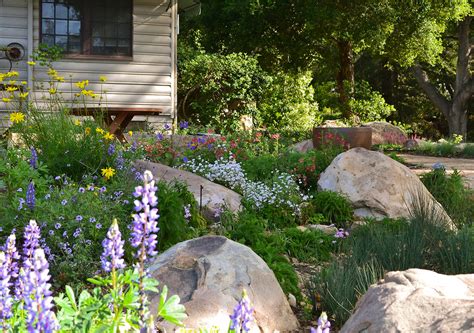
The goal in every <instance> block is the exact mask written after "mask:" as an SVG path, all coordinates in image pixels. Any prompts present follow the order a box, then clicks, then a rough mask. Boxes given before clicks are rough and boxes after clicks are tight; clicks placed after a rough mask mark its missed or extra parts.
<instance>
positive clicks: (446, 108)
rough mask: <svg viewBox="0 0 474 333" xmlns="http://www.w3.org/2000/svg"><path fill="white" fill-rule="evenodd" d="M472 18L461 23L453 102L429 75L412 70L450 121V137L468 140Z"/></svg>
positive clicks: (472, 82)
mask: <svg viewBox="0 0 474 333" xmlns="http://www.w3.org/2000/svg"><path fill="white" fill-rule="evenodd" d="M471 20H472V16H467V17H465V18H464V20H462V21H461V22H460V23H459V31H458V38H459V48H458V60H457V64H456V83H455V86H454V94H453V98H452V99H451V100H448V99H447V98H446V97H445V96H443V95H442V94H441V93H440V92H439V91H438V89H437V88H436V87H435V86H434V85H433V84H432V83H431V82H430V81H429V78H428V75H427V74H426V72H425V71H423V69H422V68H421V67H420V66H419V65H416V66H414V67H413V68H412V70H413V75H414V76H415V78H416V80H417V82H418V84H419V85H420V87H421V88H422V89H423V91H424V92H425V93H426V95H427V96H428V98H429V99H430V100H431V102H432V103H433V104H434V105H435V106H436V107H437V108H438V109H439V110H441V112H442V113H443V115H444V116H445V117H446V119H447V121H448V126H449V136H450V138H452V137H453V135H454V134H457V135H462V137H463V139H464V140H466V138H467V120H468V104H469V100H470V99H471V97H472V95H473V94H474V78H472V77H471V75H470V73H469V59H470V56H471V53H472V52H471V44H470V42H469V32H470V30H469V27H470V23H471Z"/></svg>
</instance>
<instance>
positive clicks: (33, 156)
mask: <svg viewBox="0 0 474 333" xmlns="http://www.w3.org/2000/svg"><path fill="white" fill-rule="evenodd" d="M30 151H31V159H30V165H31V167H32V168H33V169H36V168H37V167H38V153H37V152H36V149H35V148H34V147H31V150H30Z"/></svg>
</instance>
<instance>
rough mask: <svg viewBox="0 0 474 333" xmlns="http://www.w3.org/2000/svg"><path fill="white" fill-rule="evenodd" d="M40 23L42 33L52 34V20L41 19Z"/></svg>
mask: <svg viewBox="0 0 474 333" xmlns="http://www.w3.org/2000/svg"><path fill="white" fill-rule="evenodd" d="M41 25H42V27H41V31H42V33H43V34H48V35H54V20H43V21H42V24H41Z"/></svg>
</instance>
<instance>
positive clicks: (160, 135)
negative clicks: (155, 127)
mask: <svg viewBox="0 0 474 333" xmlns="http://www.w3.org/2000/svg"><path fill="white" fill-rule="evenodd" d="M156 139H157V140H158V141H161V140H163V139H164V136H163V134H161V133H158V134H157V135H156Z"/></svg>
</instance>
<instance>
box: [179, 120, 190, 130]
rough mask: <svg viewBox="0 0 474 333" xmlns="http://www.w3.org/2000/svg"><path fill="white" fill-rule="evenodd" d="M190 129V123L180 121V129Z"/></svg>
mask: <svg viewBox="0 0 474 333" xmlns="http://www.w3.org/2000/svg"><path fill="white" fill-rule="evenodd" d="M188 127H189V123H188V122H187V121H180V122H179V128H181V129H186V128H188Z"/></svg>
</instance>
